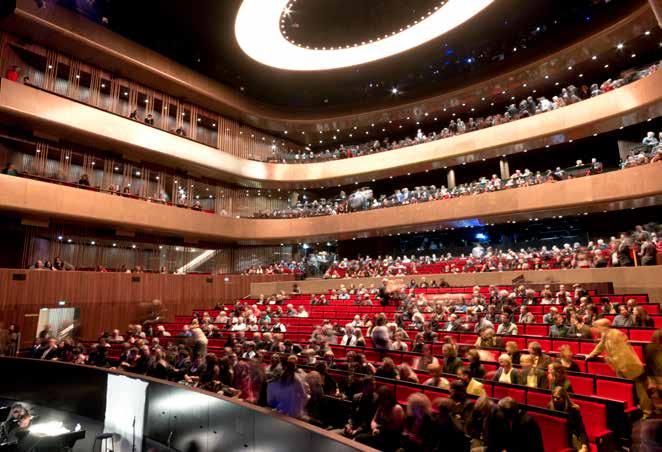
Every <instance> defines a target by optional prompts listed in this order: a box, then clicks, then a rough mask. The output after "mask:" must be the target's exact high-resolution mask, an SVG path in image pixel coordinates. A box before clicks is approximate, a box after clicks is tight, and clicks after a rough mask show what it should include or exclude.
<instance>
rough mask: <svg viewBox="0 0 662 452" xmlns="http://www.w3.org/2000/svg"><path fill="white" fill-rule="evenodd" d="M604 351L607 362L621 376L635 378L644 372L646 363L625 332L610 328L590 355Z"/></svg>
mask: <svg viewBox="0 0 662 452" xmlns="http://www.w3.org/2000/svg"><path fill="white" fill-rule="evenodd" d="M602 352H604V353H605V360H606V361H607V363H608V364H609V365H610V366H611V368H612V369H614V370H615V371H616V374H618V375H619V376H622V377H624V378H627V379H630V380H634V379H635V378H637V377H638V376H639V375H641V374H642V373H644V365H643V364H642V363H641V360H640V359H639V356H637V354H636V353H635V351H634V349H633V348H632V346H631V345H630V344H629V343H628V338H627V336H626V335H625V334H624V333H623V332H621V331H619V330H617V329H615V328H610V329H609V331H607V333H606V334H603V335H602V337H601V338H600V342H599V343H598V345H597V346H596V347H595V349H594V350H593V351H592V352H591V355H590V356H596V355H598V354H600V353H602Z"/></svg>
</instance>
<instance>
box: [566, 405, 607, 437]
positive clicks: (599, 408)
mask: <svg viewBox="0 0 662 452" xmlns="http://www.w3.org/2000/svg"><path fill="white" fill-rule="evenodd" d="M573 402H574V403H576V404H577V405H579V408H580V411H581V413H582V419H583V420H584V427H586V434H587V435H588V439H589V441H594V440H595V438H596V437H597V436H600V435H602V434H603V433H604V432H605V430H608V428H607V406H606V405H605V404H602V403H595V402H589V401H586V400H579V399H573Z"/></svg>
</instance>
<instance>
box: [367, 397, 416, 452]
mask: <svg viewBox="0 0 662 452" xmlns="http://www.w3.org/2000/svg"><path fill="white" fill-rule="evenodd" d="M404 422H405V411H404V410H403V409H402V407H401V406H400V405H398V402H397V400H396V398H395V394H394V393H393V391H392V390H391V389H390V388H388V387H386V386H382V387H381V388H379V389H378V390H377V410H376V411H375V416H374V417H373V418H372V421H371V422H370V429H371V432H366V433H361V434H359V435H357V436H356V437H355V439H356V441H358V442H360V443H363V444H367V445H368V446H370V447H373V448H375V449H379V450H382V451H395V450H397V449H398V448H399V447H400V437H401V434H402V430H403V428H404Z"/></svg>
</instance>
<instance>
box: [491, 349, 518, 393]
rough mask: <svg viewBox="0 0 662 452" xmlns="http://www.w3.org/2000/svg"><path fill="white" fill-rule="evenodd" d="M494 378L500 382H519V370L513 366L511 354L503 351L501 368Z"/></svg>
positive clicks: (500, 358) (500, 362) (500, 360)
mask: <svg viewBox="0 0 662 452" xmlns="http://www.w3.org/2000/svg"><path fill="white" fill-rule="evenodd" d="M492 380H493V381H498V382H499V383H508V384H513V385H516V384H519V372H517V370H516V369H515V368H514V367H513V363H512V360H511V358H510V355H508V354H506V353H503V354H502V355H501V356H499V368H498V369H497V371H496V373H495V374H494V376H493V377H492Z"/></svg>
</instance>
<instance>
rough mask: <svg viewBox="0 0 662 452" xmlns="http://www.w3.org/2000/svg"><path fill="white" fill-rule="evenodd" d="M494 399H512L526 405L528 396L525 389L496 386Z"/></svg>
mask: <svg viewBox="0 0 662 452" xmlns="http://www.w3.org/2000/svg"><path fill="white" fill-rule="evenodd" d="M493 397H495V398H497V399H503V398H504V397H512V398H513V399H515V401H516V402H517V403H521V404H526V394H525V390H524V389H518V388H517V387H516V386H505V385H498V384H495V385H494V391H493Z"/></svg>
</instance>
